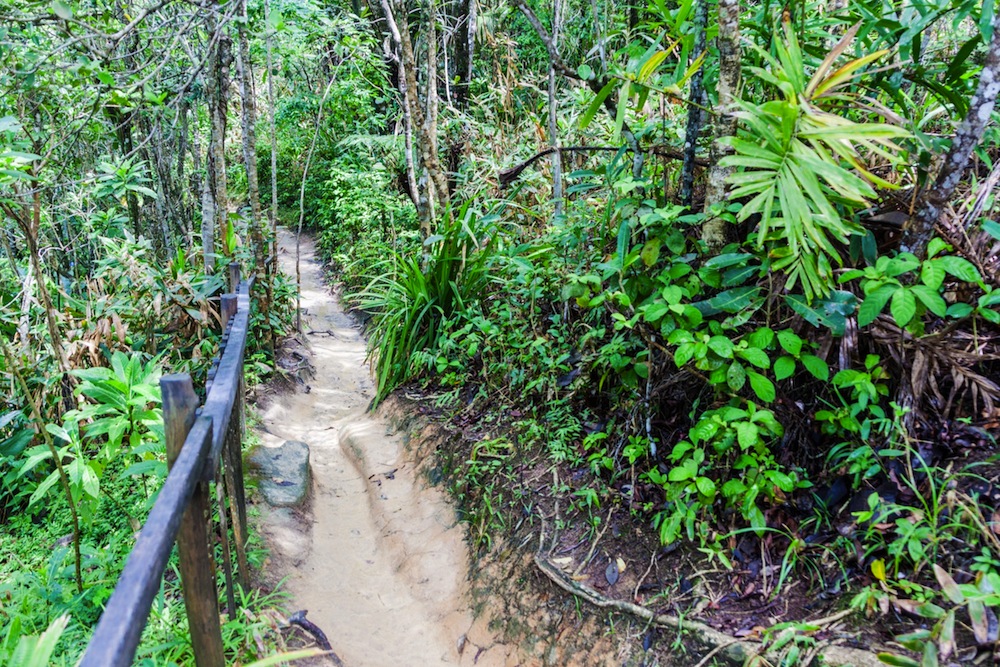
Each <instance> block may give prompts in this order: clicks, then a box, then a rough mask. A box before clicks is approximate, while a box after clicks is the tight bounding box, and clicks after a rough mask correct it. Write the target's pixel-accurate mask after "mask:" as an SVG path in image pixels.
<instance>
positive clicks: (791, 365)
mask: <svg viewBox="0 0 1000 667" xmlns="http://www.w3.org/2000/svg"><path fill="white" fill-rule="evenodd" d="M794 374H795V359H793V358H792V357H789V356H784V357H779V358H778V359H777V360H776V361H775V362H774V379H776V380H784V379H786V378H790V377H792V375H794Z"/></svg>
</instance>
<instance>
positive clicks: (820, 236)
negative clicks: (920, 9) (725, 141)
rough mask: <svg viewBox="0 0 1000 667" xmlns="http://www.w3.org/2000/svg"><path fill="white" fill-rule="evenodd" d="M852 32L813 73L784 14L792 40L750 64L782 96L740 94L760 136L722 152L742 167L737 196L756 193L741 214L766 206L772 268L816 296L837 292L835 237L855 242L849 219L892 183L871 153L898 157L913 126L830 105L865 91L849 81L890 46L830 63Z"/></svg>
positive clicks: (761, 242) (762, 234)
mask: <svg viewBox="0 0 1000 667" xmlns="http://www.w3.org/2000/svg"><path fill="white" fill-rule="evenodd" d="M853 33H854V31H853V30H852V31H850V32H849V34H848V35H847V36H845V37H844V39H843V40H842V41H841V42H840V43H839V44H838V45H837V46H836V47H835V48H834V50H833V51H831V53H830V54H829V55H828V56H827V57H826V59H825V60H824V61H823V62H822V63H821V64H820V65H819V66H818V67H817V68H816V71H815V73H814V74H813V76H812V77H811V78H810V79H809V80H807V79H806V75H805V61H804V56H803V53H802V50H801V48H800V46H799V43H798V39H797V38H796V36H795V32H794V31H793V30H792V27H791V25H790V24H785V41H784V42H782V41H776V42H775V48H776V50H777V56H776V57H774V56H771V54H769V53H766V52H764V51H760V55H761V57H762V58H763V59H764V60H765V62H766V63H767V64H768V65H769V68H768V69H762V68H751V71H752V72H753V73H754V75H755V76H756V77H758V78H759V79H761V80H762V81H764V82H766V83H768V84H770V85H771V86H773V87H774V88H777V89H778V90H779V91H780V92H781V93H782V95H783V97H782V98H781V99H777V100H772V101H769V102H765V103H763V104H754V103H751V102H746V101H743V102H741V103H740V105H739V107H740V111H738V112H737V113H736V115H737V117H739V118H740V120H742V121H743V123H744V124H745V125H746V126H747V128H748V129H749V130H750V132H751V137H752V138H750V139H741V138H733V139H732V140H731V141H730V145H731V146H732V147H733V149H734V150H735V151H736V154H735V155H733V156H730V157H726V158H724V159H723V161H722V163H723V164H725V165H727V166H731V167H736V168H738V169H739V171H737V172H736V173H735V174H734V175H733V176H732V177H731V179H730V180H731V182H732V183H733V185H734V186H735V188H734V189H733V191H732V192H731V193H730V194H729V196H730V197H733V198H740V197H750V201H749V202H747V204H746V205H744V206H743V208H741V209H740V211H739V213H738V215H737V219H738V220H741V221H742V220H746V219H747V218H749V217H750V216H752V215H759V216H760V226H759V230H758V232H757V244H758V246H760V247H763V246H765V245H766V246H767V247H768V248H769V249H770V250H771V254H772V257H774V258H775V261H774V263H773V265H772V266H773V268H775V269H779V270H784V271H785V272H786V273H787V274H788V283H787V284H786V289H792V288H793V287H794V286H795V285H797V284H800V285H801V287H802V290H803V291H804V293H805V295H806V299H807V300H808V301H811V300H812V299H813V297H814V296H826V295H827V294H829V292H830V285H831V284H832V283H833V273H832V268H831V267H832V266H833V265H838V264H840V263H841V257H840V252H839V250H838V249H837V247H836V246H835V245H834V243H835V242H836V243H841V244H843V243H846V242H847V240H848V237H849V236H850V235H851V234H857V233H860V231H861V229H860V228H859V227H858V226H857V225H856V224H854V223H852V222H851V221H850V220H849V218H848V215H849V214H850V212H851V211H852V210H856V209H859V208H864V207H865V206H867V201H868V200H870V199H872V198H874V197H875V190H874V189H873V187H872V184H876V185H879V186H881V187H884V188H889V187H892V186H891V184H890V183H888V182H887V181H885V180H884V179H882V178H879V177H877V176H875V175H874V174H873V173H871V172H870V171H869V170H867V169H865V168H864V166H863V159H864V157H865V154H866V153H870V154H875V155H879V156H881V157H882V158H884V159H886V160H888V161H890V162H894V161H898V157H897V153H898V152H899V148H898V147H897V146H896V145H895V144H894V143H893V142H892V140H893V139H898V138H901V137H906V136H907V133H906V132H905V131H904V130H902V129H900V128H897V127H895V126H892V125H886V124H880V123H857V122H854V121H851V120H849V119H847V118H845V117H844V116H841V115H838V114H836V113H833V112H832V111H831V109H835V108H837V107H842V106H843V105H844V104H850V103H852V102H854V101H855V100H856V98H857V94H855V93H850V92H848V91H846V90H844V88H845V87H846V86H847V84H849V83H850V82H851V81H852V79H853V78H854V76H855V75H856V73H857V72H858V70H860V69H861V68H863V67H864V66H865V65H867V64H869V63H871V62H872V61H874V60H877V59H878V58H880V57H882V56H883V55H885V52H884V51H880V52H875V53H872V54H870V55H867V56H865V57H863V58H859V59H857V60H853V61H851V62H848V63H847V64H845V65H843V66H841V67H840V68H839V69H836V70H833V71H831V70H832V68H833V65H834V62H835V61H836V60H837V57H838V56H839V55H840V54H841V53H842V52H843V51H844V50H845V49H846V48H847V46H848V44H849V42H850V39H851V38H852V37H853ZM855 172H858V173H855ZM859 174H860V175H859ZM838 207H840V210H838ZM845 213H846V215H845Z"/></svg>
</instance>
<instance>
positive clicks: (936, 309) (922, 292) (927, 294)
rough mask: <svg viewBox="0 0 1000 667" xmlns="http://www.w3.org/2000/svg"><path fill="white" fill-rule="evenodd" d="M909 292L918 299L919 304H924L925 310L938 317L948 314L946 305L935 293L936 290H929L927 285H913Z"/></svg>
mask: <svg viewBox="0 0 1000 667" xmlns="http://www.w3.org/2000/svg"><path fill="white" fill-rule="evenodd" d="M910 291H911V292H913V294H914V296H916V297H917V298H918V299H920V302H921V303H923V304H924V306H925V307H926V308H927V310H929V311H931V312H932V313H934V314H935V315H937V316H938V317H944V316H945V313H947V312H948V304H947V303H945V300H944V299H943V298H942V297H941V295H940V294H938V293H937V290H934V289H931V288H930V287H928V286H927V285H914V286H912V287H910Z"/></svg>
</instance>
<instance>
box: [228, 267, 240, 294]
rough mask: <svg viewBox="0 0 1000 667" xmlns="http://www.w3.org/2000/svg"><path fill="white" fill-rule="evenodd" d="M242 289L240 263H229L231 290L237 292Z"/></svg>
mask: <svg viewBox="0 0 1000 667" xmlns="http://www.w3.org/2000/svg"><path fill="white" fill-rule="evenodd" d="M239 290H240V263H239V262H230V263H229V291H230V292H233V293H236V292H238V291H239Z"/></svg>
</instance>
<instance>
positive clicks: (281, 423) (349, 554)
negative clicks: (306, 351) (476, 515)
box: [261, 230, 515, 667]
mask: <svg viewBox="0 0 1000 667" xmlns="http://www.w3.org/2000/svg"><path fill="white" fill-rule="evenodd" d="M279 244H280V248H281V256H280V259H281V264H282V269H283V270H284V271H285V272H286V273H288V274H289V275H295V266H294V262H295V239H294V236H293V235H292V234H291V233H290V232H288V231H287V230H281V231H280V234H279ZM301 289H302V309H303V331H304V332H306V337H307V338H308V340H309V343H310V345H311V349H312V353H313V356H312V362H313V364H314V366H315V370H316V375H315V377H314V379H313V380H312V381H311V382H310V387H309V390H308V392H306V391H305V390H299V391H298V392H296V393H293V394H287V395H284V396H281V397H279V398H277V399H276V400H275V402H274V403H272V404H271V405H270V406H269V407H268V408H267V409H266V410H265V412H264V413H263V415H262V418H263V425H262V433H261V437H262V440H263V443H264V445H265V446H278V445H280V444H282V443H283V442H284V441H286V440H301V441H303V442H305V443H307V444H308V445H309V447H310V462H311V464H312V475H313V482H312V491H311V495H312V502H311V507H310V509H309V511H308V512H307V515H308V516H307V520H306V521H305V522H303V521H302V518H301V516H298V517H297V516H296V515H295V514H294V513H293V512H291V511H289V510H282V509H271V510H267V511H265V513H264V517H263V519H262V529H263V532H264V535H265V539H266V540H267V542H268V544H269V547H270V548H271V549H272V552H273V553H274V556H275V557H274V562H275V563H276V564H280V565H279V568H282V569H284V570H285V571H280V572H276V573H273V574H277V575H279V576H287V577H288V578H287V583H286V589H287V590H288V591H289V592H290V593H291V594H292V598H293V601H292V602H291V603H290V608H291V609H306V610H308V612H309V619H310V620H311V621H313V622H314V623H316V624H317V625H318V626H319V627H320V628H321V629H323V630H324V632H326V634H327V635H328V636H329V638H330V642H331V644H332V645H333V648H334V650H335V651H336V653H337V654H338V655H339V656H340V658H341V659H342V660H343V661H344V664H345V665H346V666H347V667H390V666H391V667H399V666H413V667H422V666H426V667H435V666H437V665H461V664H470V665H471V664H475V665H482V666H485V667H491V666H493V665H506V664H515V661H514V660H513V659H512V658H508V655H507V653H508V652H507V650H505V649H504V648H503V647H501V646H494V645H492V641H491V640H490V638H489V636H488V633H486V632H485V629H484V627H483V626H484V625H485V624H484V623H476V624H474V619H473V616H472V613H471V611H470V610H469V603H468V601H467V599H466V598H467V588H468V585H467V574H468V565H469V557H468V551H467V547H466V544H465V542H464V531H463V529H462V527H461V526H460V525H459V524H458V523H457V521H456V516H455V511H454V508H453V507H452V506H451V505H450V504H449V503H448V500H447V498H446V497H445V496H444V494H443V493H442V492H441V491H439V490H438V489H435V488H427V487H425V485H424V484H423V483H422V481H420V480H418V479H415V472H414V467H415V466H413V465H412V464H410V463H407V461H406V460H405V457H404V456H403V446H402V444H401V442H400V438H398V437H396V436H394V435H392V434H391V431H390V429H389V428H388V426H387V424H386V423H385V422H383V421H380V420H377V419H373V418H372V416H371V415H369V414H367V413H366V412H365V409H366V407H367V406H368V404H369V402H370V401H371V398H372V396H373V395H374V391H373V383H372V380H371V377H370V375H369V370H368V366H367V364H366V363H365V343H364V340H363V339H362V337H361V334H360V332H359V330H358V328H357V327H356V325H355V324H354V322H353V320H352V319H351V318H350V317H348V316H347V315H345V314H344V312H343V310H342V309H341V307H340V305H339V304H338V303H337V301H336V299H335V297H334V296H333V295H332V294H331V293H330V291H329V289H328V288H327V287H326V285H325V284H324V281H323V269H322V267H321V265H320V263H319V262H318V261H317V259H316V256H315V248H314V246H313V243H312V240H311V239H307V238H306V237H303V239H302V287H301ZM310 522H311V526H310V525H309V524H310Z"/></svg>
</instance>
